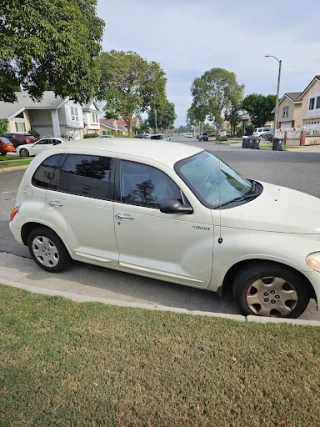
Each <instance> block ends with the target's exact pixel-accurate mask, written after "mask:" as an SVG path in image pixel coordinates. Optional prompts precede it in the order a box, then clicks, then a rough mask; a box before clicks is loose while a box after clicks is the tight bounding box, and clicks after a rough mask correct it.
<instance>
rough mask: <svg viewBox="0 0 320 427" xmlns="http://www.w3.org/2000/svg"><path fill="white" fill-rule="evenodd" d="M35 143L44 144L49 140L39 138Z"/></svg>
mask: <svg viewBox="0 0 320 427" xmlns="http://www.w3.org/2000/svg"><path fill="white" fill-rule="evenodd" d="M36 144H37V145H46V144H49V140H48V139H40V141H38V142H37V143H36Z"/></svg>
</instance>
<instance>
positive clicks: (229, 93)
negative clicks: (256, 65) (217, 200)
mask: <svg viewBox="0 0 320 427" xmlns="http://www.w3.org/2000/svg"><path fill="white" fill-rule="evenodd" d="M243 92H244V85H239V84H238V82H237V77H236V74H235V73H232V72H230V71H227V70H225V69H223V68H212V69H211V70H209V71H206V72H205V73H204V74H203V75H202V76H201V77H200V78H196V79H194V81H193V83H192V86H191V94H192V96H193V101H192V105H191V107H190V108H189V110H188V118H189V120H191V121H195V122H197V121H200V122H204V121H205V118H206V116H210V118H211V120H212V121H214V122H215V123H216V125H217V126H218V127H219V126H220V125H221V123H222V122H223V118H222V113H223V111H225V110H228V109H230V108H231V107H232V105H235V104H237V103H239V102H241V100H242V98H243Z"/></svg>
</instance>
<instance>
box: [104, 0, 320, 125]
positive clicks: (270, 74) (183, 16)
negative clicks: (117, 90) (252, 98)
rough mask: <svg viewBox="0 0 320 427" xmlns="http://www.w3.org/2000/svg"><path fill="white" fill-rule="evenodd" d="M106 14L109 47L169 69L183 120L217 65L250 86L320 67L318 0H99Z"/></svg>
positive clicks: (285, 82)
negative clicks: (199, 81) (194, 92)
mask: <svg viewBox="0 0 320 427" xmlns="http://www.w3.org/2000/svg"><path fill="white" fill-rule="evenodd" d="M98 15H99V16H100V17H101V18H102V19H104V21H105V22H106V27H105V32H104V37H103V44H102V46H103V50H105V51H106V50H111V49H116V50H124V51H128V50H132V51H135V52H137V53H139V54H140V55H141V56H142V57H144V58H146V59H147V60H148V61H157V62H159V63H160V65H161V67H162V68H163V70H164V71H165V72H166V74H167V79H168V82H167V96H168V99H169V100H170V101H171V102H174V103H175V106H176V112H177V114H178V118H177V120H176V125H180V124H185V122H186V112H187V109H188V108H189V107H190V105H191V102H192V98H191V95H190V86H191V83H192V80H193V79H194V78H195V77H200V76H201V75H202V74H203V73H204V72H205V71H207V70H209V69H210V68H213V67H221V68H226V69H227V70H229V71H233V72H235V73H236V75H237V79H238V82H239V83H241V84H245V87H246V89H245V92H246V94H250V93H252V92H257V93H263V94H269V93H275V91H276V84H277V74H278V64H277V62H276V61H275V60H274V59H271V58H265V55H266V54H268V53H269V54H271V55H274V56H276V57H278V58H279V59H282V61H283V65H282V77H281V88H280V92H281V93H280V95H281V94H283V93H284V92H298V91H300V90H301V91H302V90H303V89H305V87H306V86H307V85H308V83H309V82H310V81H311V80H312V78H313V77H314V76H315V75H316V74H320V36H319V20H320V1H319V0H305V1H301V0H282V1H279V0H268V1H262V0H255V1H254V0H220V1H217V0H193V1H191V0H121V1H120V2H117V1H111V0H98Z"/></svg>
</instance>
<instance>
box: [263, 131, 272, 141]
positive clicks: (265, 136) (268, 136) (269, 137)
mask: <svg viewBox="0 0 320 427" xmlns="http://www.w3.org/2000/svg"><path fill="white" fill-rule="evenodd" d="M260 138H262V139H264V140H265V141H269V142H271V141H272V140H273V131H272V132H266V133H263V134H262V135H261V136H260Z"/></svg>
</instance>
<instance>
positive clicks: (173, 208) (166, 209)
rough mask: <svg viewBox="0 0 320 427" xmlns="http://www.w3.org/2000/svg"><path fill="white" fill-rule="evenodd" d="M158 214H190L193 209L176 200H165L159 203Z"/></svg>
mask: <svg viewBox="0 0 320 427" xmlns="http://www.w3.org/2000/svg"><path fill="white" fill-rule="evenodd" d="M160 212H162V213H166V214H175V213H181V214H192V213H193V209H192V207H191V206H189V205H183V204H182V203H180V202H179V201H178V200H174V199H167V200H164V201H163V202H162V203H161V205H160Z"/></svg>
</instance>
